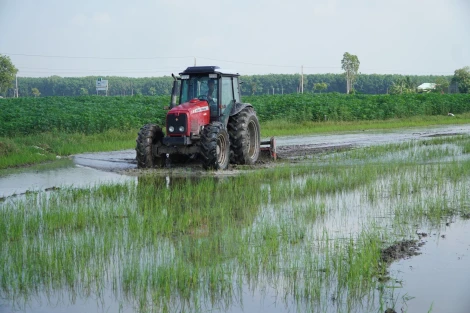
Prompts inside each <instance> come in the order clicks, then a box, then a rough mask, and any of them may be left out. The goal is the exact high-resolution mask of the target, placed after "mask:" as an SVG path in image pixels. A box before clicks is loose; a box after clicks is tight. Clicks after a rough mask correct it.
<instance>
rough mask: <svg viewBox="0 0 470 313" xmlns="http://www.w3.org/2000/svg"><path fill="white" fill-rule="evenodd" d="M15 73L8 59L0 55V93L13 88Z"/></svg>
mask: <svg viewBox="0 0 470 313" xmlns="http://www.w3.org/2000/svg"><path fill="white" fill-rule="evenodd" d="M16 73H18V69H17V68H16V67H15V66H14V65H13V63H11V60H10V58H9V57H8V56H6V55H1V54H0V93H2V92H5V91H7V90H8V88H10V87H12V86H13V80H14V79H15V75H16Z"/></svg>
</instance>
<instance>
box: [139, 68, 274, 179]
mask: <svg viewBox="0 0 470 313" xmlns="http://www.w3.org/2000/svg"><path fill="white" fill-rule="evenodd" d="M239 76H240V75H239V74H238V73H234V72H231V71H223V70H221V69H220V68H219V67H217V66H194V67H188V68H187V69H186V70H185V71H184V72H182V73H180V76H179V77H175V76H173V78H174V83H173V90H172V95H171V103H170V107H169V111H168V113H167V115H166V127H165V132H166V135H165V133H164V131H163V129H162V128H161V127H160V126H158V125H155V124H147V125H145V126H143V127H142V128H141V129H140V131H139V134H138V137H137V146H136V159H137V165H138V167H139V168H151V167H160V166H163V165H164V164H166V160H167V158H169V159H170V161H173V162H176V163H180V162H184V161H185V160H187V159H189V158H194V157H198V158H199V159H200V160H201V162H202V165H203V167H204V168H205V169H215V170H218V169H226V168H227V167H228V165H229V163H232V164H248V165H250V164H254V163H256V161H257V160H258V157H259V156H260V153H261V151H268V152H269V155H270V156H271V157H273V158H276V146H275V140H274V138H271V140H270V141H266V142H261V140H260V126H259V121H258V117H257V116H256V112H255V109H254V108H253V106H252V105H251V104H249V103H242V102H241V96H240V82H239ZM180 82H181V86H180ZM178 93H179V104H177V102H176V101H177V100H176V99H177V98H178Z"/></svg>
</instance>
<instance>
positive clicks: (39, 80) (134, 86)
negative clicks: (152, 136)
mask: <svg viewBox="0 0 470 313" xmlns="http://www.w3.org/2000/svg"><path fill="white" fill-rule="evenodd" d="M102 78H103V79H106V80H108V84H109V90H108V95H110V96H130V95H145V96H153V95H169V94H170V93H171V88H172V84H173V78H172V77H170V76H164V77H145V78H132V77H117V76H103V77H102ZM97 79H98V77H97V76H87V77H60V76H50V77H18V94H19V96H20V97H33V96H80V95H93V94H96V80H97ZM443 80H444V81H447V82H448V84H450V88H448V89H450V91H451V92H452V84H451V80H452V76H432V75H429V76H403V75H388V74H358V75H357V76H356V77H355V81H354V92H355V93H362V94H386V93H391V92H392V91H393V90H394V88H396V87H394V86H396V85H397V82H401V81H406V82H408V83H410V82H411V83H410V84H412V85H413V86H415V87H416V86H418V85H420V84H422V83H439V82H442V81H443ZM241 81H242V85H241V91H242V95H244V96H248V95H267V94H270V95H271V94H292V93H299V92H300V83H301V76H300V74H269V75H251V76H241ZM303 81H304V86H303V90H304V93H323V92H338V93H347V86H349V85H347V84H346V77H345V75H344V74H307V75H304V78H303ZM407 86H408V85H407ZM446 92H447V90H446ZM100 94H104V92H102V91H100ZM3 95H4V96H7V97H13V96H14V88H9V89H7V90H6V91H4V92H3Z"/></svg>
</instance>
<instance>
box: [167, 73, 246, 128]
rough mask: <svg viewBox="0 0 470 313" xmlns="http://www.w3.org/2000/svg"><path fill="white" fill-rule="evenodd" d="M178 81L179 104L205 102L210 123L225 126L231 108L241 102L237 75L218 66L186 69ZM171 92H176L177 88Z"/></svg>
mask: <svg viewBox="0 0 470 313" xmlns="http://www.w3.org/2000/svg"><path fill="white" fill-rule="evenodd" d="M180 81H181V88H179V89H180V94H179V104H184V103H188V102H191V101H192V102H193V103H194V102H195V101H193V100H195V99H198V100H200V101H206V102H207V103H208V105H209V111H210V121H211V122H212V121H219V122H222V123H223V124H225V125H226V124H227V121H228V118H229V116H230V112H231V110H232V108H233V106H234V105H235V103H240V102H241V101H240V85H239V74H238V73H235V72H233V71H226V70H222V69H220V68H219V67H218V66H197V67H188V68H187V69H186V70H185V71H183V72H181V73H180ZM175 83H177V82H176V81H175ZM173 90H174V91H173V92H176V90H177V88H174V89H173ZM175 98H176V97H175ZM170 107H171V106H170Z"/></svg>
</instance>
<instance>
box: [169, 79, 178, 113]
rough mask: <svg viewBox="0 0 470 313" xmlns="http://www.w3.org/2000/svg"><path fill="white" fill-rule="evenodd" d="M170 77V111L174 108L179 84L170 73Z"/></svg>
mask: <svg viewBox="0 0 470 313" xmlns="http://www.w3.org/2000/svg"><path fill="white" fill-rule="evenodd" d="M171 76H172V77H173V79H174V81H173V88H172V89H171V101H170V110H171V109H172V108H174V107H175V106H176V98H177V97H178V93H179V90H178V89H179V88H178V87H179V84H178V79H177V78H176V77H175V75H174V74H173V73H172V74H171Z"/></svg>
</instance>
